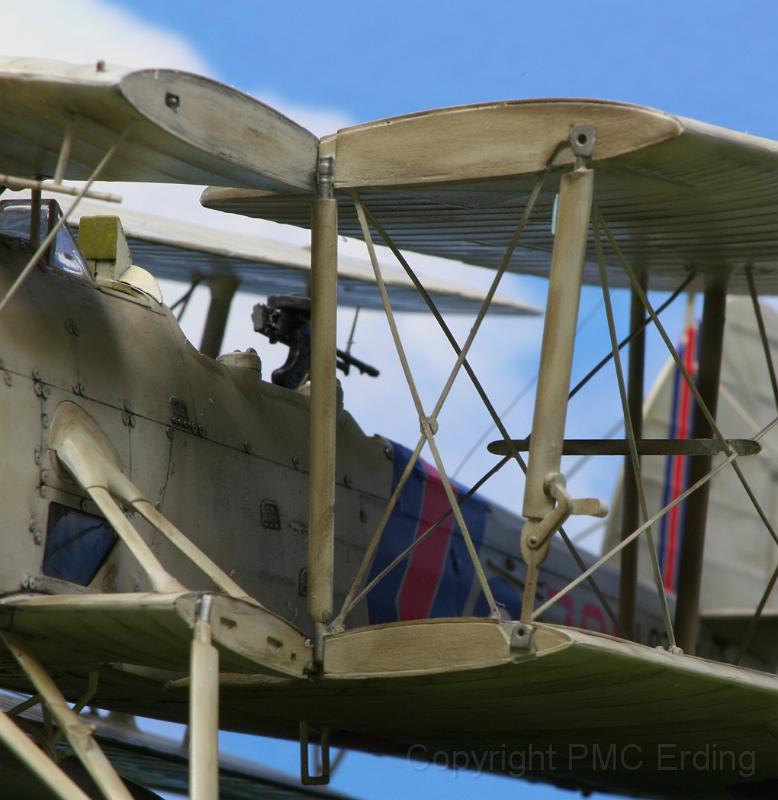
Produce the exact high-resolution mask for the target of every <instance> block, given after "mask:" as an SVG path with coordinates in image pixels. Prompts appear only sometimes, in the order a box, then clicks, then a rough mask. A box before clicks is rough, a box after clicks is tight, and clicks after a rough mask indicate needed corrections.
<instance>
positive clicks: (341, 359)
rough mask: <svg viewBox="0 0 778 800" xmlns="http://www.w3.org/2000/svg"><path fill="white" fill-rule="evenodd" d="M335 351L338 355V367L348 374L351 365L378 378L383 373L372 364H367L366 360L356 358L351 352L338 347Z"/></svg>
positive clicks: (362, 372)
mask: <svg viewBox="0 0 778 800" xmlns="http://www.w3.org/2000/svg"><path fill="white" fill-rule="evenodd" d="M335 352H336V354H337V356H338V369H339V370H341V371H342V372H344V373H345V374H346V375H348V373H349V369H350V368H351V367H356V368H357V369H358V370H359V371H360V373H361V374H363V375H369V376H370V377H371V378H377V377H378V376H379V375H380V374H381V373H380V372H379V371H378V370H377V369H376V368H375V367H371V366H370V364H366V363H365V362H364V361H360V360H359V359H358V358H354V356H352V355H351V353H348V352H346V351H345V350H341V349H340V348H338V349H337V350H336V351H335Z"/></svg>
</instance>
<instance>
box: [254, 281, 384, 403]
mask: <svg viewBox="0 0 778 800" xmlns="http://www.w3.org/2000/svg"><path fill="white" fill-rule="evenodd" d="M251 319H252V322H253V323H254V330H255V331H257V333H261V334H262V335H263V336H267V338H268V340H269V341H270V343H271V344H275V343H276V342H281V343H282V344H285V345H287V347H288V348H289V355H288V356H287V358H286V362H285V363H284V364H283V366H281V367H279V368H278V369H275V370H273V374H272V380H273V383H275V384H276V385H278V386H284V387H286V388H287V389H297V388H299V387H300V386H302V385H303V384H304V383H305V381H306V380H307V379H308V372H309V369H310V362H311V300H310V298H309V297H305V296H303V295H298V294H281V295H271V296H270V297H268V299H267V303H257V305H255V306H254V310H253V311H252V313H251ZM350 346H351V342H349V349H347V350H340V349H338V350H336V355H337V366H338V369H339V370H341V372H343V374H344V375H348V374H349V372H350V370H351V367H355V368H356V369H358V370H359V372H360V373H361V374H363V375H369V376H370V377H371V378H376V377H378V375H379V372H378V370H377V369H376V368H375V367H372V366H370V364H366V363H365V362H364V361H360V360H359V359H358V358H355V357H354V356H352V355H351V353H350V352H349V350H350Z"/></svg>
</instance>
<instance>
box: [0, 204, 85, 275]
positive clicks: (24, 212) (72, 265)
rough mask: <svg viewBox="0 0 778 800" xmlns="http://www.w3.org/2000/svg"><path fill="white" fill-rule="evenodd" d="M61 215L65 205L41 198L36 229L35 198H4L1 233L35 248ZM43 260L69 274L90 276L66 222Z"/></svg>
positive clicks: (1, 208) (0, 214) (5, 236)
mask: <svg viewBox="0 0 778 800" xmlns="http://www.w3.org/2000/svg"><path fill="white" fill-rule="evenodd" d="M61 218H62V209H61V208H60V205H59V203H58V202H57V201H56V200H42V201H41V203H40V212H39V218H38V224H37V230H36V225H35V224H34V223H35V221H34V219H33V215H32V201H30V200H3V201H1V202H0V237H2V238H4V239H11V240H13V241H15V242H17V243H18V244H19V245H21V246H22V247H29V248H30V249H31V250H34V249H36V248H37V247H38V246H39V245H40V243H41V242H42V241H43V240H44V239H45V237H46V236H47V235H48V233H49V232H50V231H51V230H53V228H54V226H55V225H56V224H57V222H59V220H60V219H61ZM33 236H34V237H35V242H34V243H33V241H32V240H33ZM44 263H45V264H46V265H47V266H49V267H51V268H52V269H56V270H58V271H59V272H62V273H64V274H66V275H72V276H74V277H78V278H83V279H85V280H89V279H90V273H89V269H88V267H87V264H86V260H85V259H84V256H83V255H82V254H81V251H80V250H79V248H78V244H77V243H76V240H75V239H74V238H73V234H72V233H71V232H70V230H69V229H68V227H67V225H63V226H62V227H61V228H60V229H59V231H58V232H57V235H56V237H55V239H54V241H53V242H52V244H51V245H50V247H49V249H48V252H47V253H46V256H45V258H44Z"/></svg>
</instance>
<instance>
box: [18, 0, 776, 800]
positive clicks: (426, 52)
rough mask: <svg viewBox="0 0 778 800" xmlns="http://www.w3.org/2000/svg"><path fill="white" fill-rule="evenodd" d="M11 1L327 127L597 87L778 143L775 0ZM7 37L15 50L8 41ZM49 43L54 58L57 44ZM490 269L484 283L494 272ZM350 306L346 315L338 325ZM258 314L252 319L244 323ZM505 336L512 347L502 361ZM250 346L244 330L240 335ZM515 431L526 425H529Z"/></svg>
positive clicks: (377, 426) (359, 766)
mask: <svg viewBox="0 0 778 800" xmlns="http://www.w3.org/2000/svg"><path fill="white" fill-rule="evenodd" d="M39 6H40V7H41V9H44V11H45V8H48V14H49V16H48V17H47V16H46V13H40V14H39V16H38V17H37V19H33V17H32V16H29V17H26V16H25V15H27V14H30V15H32V14H35V13H38V12H37V11H36V9H37V8H38V7H39ZM117 12H124V13H123V14H119V13H117ZM14 14H16V15H17V17H18V19H19V20H20V22H19V24H20V25H21V26H23V27H24V30H25V31H27V32H28V33H30V35H31V36H33V35H36V36H40V29H41V28H45V27H46V25H47V24H49V22H51V19H50V17H51V14H53V15H54V22H55V23H56V24H57V26H62V27H64V28H65V33H66V35H63V36H60V35H59V34H60V31H59V30H58V31H57V32H56V33H57V37H56V42H57V47H58V48H64V49H65V50H67V53H66V54H65V55H62V56H60V57H63V58H67V59H68V60H73V61H79V60H90V59H92V58H94V57H95V52H97V49H98V48H102V49H100V52H99V56H98V57H104V58H107V59H109V60H115V61H119V62H122V61H124V62H127V61H130V60H132V61H133V63H136V64H139V65H140V64H144V65H145V66H167V65H169V64H176V65H178V64H183V65H186V66H189V67H190V68H195V67H196V68H198V69H200V70H202V71H206V72H208V73H209V74H211V75H212V76H213V77H216V78H218V79H220V80H223V81H226V82H228V83H231V84H233V85H235V86H238V87H239V88H241V89H243V90H245V91H248V92H251V93H253V94H255V95H257V96H259V97H265V98H268V99H269V100H270V102H274V103H278V104H279V105H281V106H282V107H283V108H284V110H287V111H288V112H289V111H290V110H293V109H296V110H299V111H300V113H301V114H303V116H304V117H305V119H308V118H311V119H317V120H318V121H319V122H325V121H326V120H328V119H332V120H345V121H346V122H348V121H353V122H356V121H365V120H368V119H373V118H378V117H385V116H392V115H395V114H401V113H405V112H410V111H416V110H421V109H425V108H431V107H438V106H446V105H454V104H461V103H471V102H481V101H486V100H493V99H502V98H518V97H542V96H567V97H578V96H589V97H603V98H611V99H616V100H626V101H633V102H637V103H643V104H646V105H652V106H656V107H659V108H662V109H664V110H667V111H672V112H675V113H678V114H682V115H686V116H691V117H696V118H699V119H702V120H705V121H709V122H714V123H717V124H720V125H725V126H728V127H731V128H735V129H738V130H747V131H749V132H751V133H755V134H760V135H764V136H768V137H772V138H778V113H776V105H775V98H776V97H778V69H776V47H775V34H776V31H778V3H775V2H770V1H769V0H766V1H765V2H756V1H755V0H740V1H739V2H737V3H734V2H726V3H725V2H720V1H718V0H707V1H706V2H700V1H699V0H692V1H691V2H678V0H676V1H675V2H667V0H653V1H652V2H650V3H631V2H626V1H625V0H622V1H618V0H585V1H584V0H578V1H577V2H571V1H570V0H556V2H527V1H525V2H519V1H518V0H516V1H515V2H505V1H504V0H491V2H483V0H481V1H480V2H472V1H466V0H447V1H446V2H432V1H431V0H413V1H412V2H409V1H408V0H393V2H391V3H376V2H373V3H370V2H365V0H362V1H361V2H355V0H340V2H334V3H329V4H326V5H325V4H323V3H315V2H302V1H301V0H284V2H273V3H271V2H265V1H264V0H262V1H259V0H256V1H254V2H252V1H251V0H221V2H218V3H217V2H213V1H212V0H208V2H201V1H199V0H197V1H195V0H164V2H160V0H124V1H120V0H114V2H110V3H109V2H103V1H102V0H71V2H70V3H68V12H67V15H68V16H67V18H66V17H65V16H63V13H62V5H60V4H59V3H56V2H44V0H34V1H33V2H29V3H26V4H25V6H24V8H19V9H15V10H14ZM25 19H27V22H26V23H25V22H24V20H25ZM25 26H26V27H25ZM20 30H21V29H20ZM31 41H33V43H34V40H33V39H31ZM52 41H54V39H52ZM9 42H12V38H11V37H10V36H9V37H8V38H7V39H6V43H7V44H8V43H9ZM13 46H15V45H13ZM11 47H12V45H8V46H7V47H6V51H7V52H8V51H9V48H11ZM68 47H69V48H70V49H69V50H68ZM17 49H18V48H17ZM33 54H35V53H33ZM37 54H38V55H43V54H44V53H43V52H40V53H37ZM45 54H47V55H49V56H51V52H48V53H45ZM319 132H327V131H326V130H324V131H319ZM517 146H518V145H517ZM474 280H475V281H476V282H477V280H478V279H474ZM480 280H481V282H483V278H481V279H480ZM506 291H508V292H510V293H514V294H516V295H517V296H520V297H521V298H522V299H525V300H528V301H531V302H536V303H542V301H543V298H544V292H545V287H544V284H543V283H542V282H539V281H532V280H527V279H516V278H514V279H510V280H508V281H507V284H506ZM597 302H598V294H597V290H594V289H586V290H585V291H584V294H583V298H582V303H581V308H582V312H585V311H587V310H588V309H590V308H592V307H593V306H594V305H596V303H597ZM682 305H683V304H682V303H679V304H678V308H676V309H675V311H674V312H672V313H670V314H669V316H668V319H669V324H670V327H671V330H673V332H674V334H675V335H676V336H677V334H678V331H679V330H680V326H681V320H682V314H683V309H682ZM616 307H617V311H618V312H619V322H620V325H621V328H622V330H623V329H624V328H625V325H626V319H625V310H626V302H625V298H624V297H620V296H617V297H616ZM241 313H243V312H241ZM347 319H348V317H347V316H344V317H343V319H342V322H343V321H346V320H347ZM245 322H246V321H245V320H243V319H241V322H240V325H241V326H242V327H241V328H240V330H241V331H243V333H245V327H246V324H245ZM231 324H232V321H231ZM505 324H506V325H507V327H499V326H497V327H495V326H494V325H492V326H491V327H490V326H489V325H488V324H487V326H486V329H485V334H486V339H485V341H484V342H483V344H482V346H481V348H480V350H477V352H478V353H480V355H481V356H483V357H484V358H487V359H489V358H491V367H490V369H489V370H487V377H488V378H490V379H491V380H492V383H491V384H489V385H488V388H490V390H493V391H494V399H495V402H496V404H497V406H498V407H501V406H502V405H504V404H505V403H506V402H507V401H508V400H509V399H510V398H511V397H512V396H513V395H514V393H515V391H516V390H517V389H518V388H519V386H521V385H522V384H524V383H525V382H526V380H527V379H528V378H529V377H531V375H532V374H533V370H534V368H535V366H534V361H533V358H535V356H536V350H537V347H536V343H537V341H538V337H539V334H540V330H541V328H540V325H539V323H537V322H512V323H505ZM235 325H236V326H237V325H238V323H237V322H236V323H235ZM360 325H361V326H363V327H362V328H361V331H360V332H359V333H358V344H360V345H361V344H363V343H364V342H366V341H371V337H373V336H376V337H378V336H379V334H378V332H377V330H378V325H379V321H378V320H377V319H376V320H372V321H371V320H370V319H367V320H366V321H365V322H364V323H360ZM420 325H421V323H420V322H418V321H415V320H411V321H404V323H403V329H404V331H405V332H406V333H407V334H408V335H409V337H413V336H414V335H416V334H419V332H420V331H422V330H424V329H422V328H421V327H420ZM466 329H467V326H466V324H465V323H460V324H459V326H458V327H457V328H456V330H457V331H458V332H459V333H460V334H462V333H463V332H465V331H466ZM231 330H238V328H237V327H234V328H231ZM228 335H229V331H228ZM233 335H234V336H237V334H233ZM424 335H426V333H425V334H424ZM496 338H499V341H500V343H501V347H504V350H503V352H502V354H498V355H497V356H495V355H494V350H495V346H494V341H495V339H496ZM376 341H377V340H376ZM246 344H247V343H246V341H245V336H243V339H242V341H241V343H240V346H243V347H245V346H246ZM252 344H253V342H252ZM236 346H237V341H236ZM376 347H378V346H377V345H376ZM379 349H380V348H379ZM607 349H608V343H607V335H606V329H605V326H604V322H603V320H602V315H601V314H600V316H599V317H598V319H597V321H596V322H595V323H594V324H592V325H591V327H590V329H588V331H587V335H586V336H585V337H583V338H582V339H581V341H580V342H579V343H578V348H577V351H576V361H575V367H574V370H573V372H574V378H575V377H580V376H581V375H582V374H583V373H584V372H585V371H586V369H587V367H588V365H589V364H591V363H592V362H593V361H595V360H596V359H597V358H598V357H599V355H600V354H601V353H602V352H604V351H606V350H607ZM381 352H386V350H385V349H383V350H381ZM430 352H431V351H430ZM357 353H358V354H360V355H362V356H363V357H365V358H366V360H368V361H371V358H370V357H368V356H369V352H365V350H362V351H361V352H360V348H359V347H358V348H357ZM533 354H534V355H533ZM424 358H425V357H424V356H422V361H421V364H422V366H426V367H428V368H429V372H430V374H431V375H432V377H433V378H434V380H431V381H430V385H429V386H427V387H425V390H426V391H428V392H434V389H435V387H436V385H437V384H439V383H440V381H441V378H442V377H443V376H444V373H442V372H440V370H439V367H438V366H437V364H435V363H434V361H435V358H434V357H433V356H430V354H429V353H428V354H427V356H426V359H427V360H426V361H425V360H424ZM662 360H663V354H662V352H661V349H660V348H659V346H658V345H657V343H656V342H655V341H652V343H651V344H650V349H649V365H648V372H649V375H652V374H656V371H657V370H658V368H659V365H660V364H661V362H662ZM475 363H477V361H475ZM381 367H382V369H385V373H386V374H385V378H384V380H385V383H383V384H382V387H384V386H386V385H388V384H391V383H392V381H397V382H399V375H398V373H397V372H396V371H395V372H392V371H391V370H392V368H391V367H390V366H388V365H384V364H381ZM436 370H437V371H436ZM506 374H507V375H508V376H510V380H507V379H506V377H505V376H506ZM355 381H358V379H352V378H349V379H348V382H346V397H347V401H346V402H347V404H348V405H349V407H351V408H352V409H353V410H354V413H355V415H356V417H357V419H358V420H359V421H360V423H362V424H363V426H364V427H365V428H366V430H368V432H372V431H373V430H381V431H382V432H385V433H388V434H390V435H391V436H392V437H393V438H397V439H398V440H400V441H403V440H404V441H408V440H410V439H413V438H415V436H416V435H418V424H417V422H416V421H415V419H414V418H413V416H412V415H410V414H409V415H407V416H406V417H403V418H402V419H400V418H399V417H398V418H397V419H396V420H395V419H390V420H389V421H388V422H387V417H386V415H385V413H384V412H383V411H381V412H380V413H379V412H376V411H375V407H376V404H375V402H374V400H375V394H371V393H376V392H382V391H383V388H381V389H378V388H371V387H369V386H367V385H366V384H365V383H364V382H363V383H358V382H355ZM436 381H437V383H436ZM613 387H614V384H613V382H612V375H610V374H609V375H607V376H605V377H603V378H602V379H598V381H597V382H595V383H593V385H592V387H591V389H588V390H587V394H586V395H582V397H581V398H580V401H579V407H581V408H582V409H584V410H589V409H592V408H598V409H600V414H599V416H597V418H596V419H595V420H594V421H592V414H591V412H590V411H589V413H586V411H584V413H580V412H578V411H577V410H576V407H571V420H570V428H569V431H570V433H571V435H576V432H578V433H579V435H597V434H599V433H602V432H604V431H605V430H606V429H607V428H608V427H609V426H610V424H611V423H612V421H613V420H614V419H615V418H616V416H617V413H618V405H617V403H616V401H615V391H614V388H613ZM466 392H467V388H466V387H465V388H462V389H460V388H457V390H455V392H454V397H453V402H454V409H455V416H456V414H460V415H461V414H465V413H467V411H466V409H467V408H469V406H467V405H466V403H468V402H471V400H466V399H465V394H466ZM530 411H531V395H530V397H529V398H528V399H527V401H526V402H525V403H523V404H521V406H520V408H519V410H518V412H517V414H516V420H517V422H516V426H518V427H520V428H524V427H526V426H527V419H528V414H529V412H530ZM522 415H523V416H522ZM444 419H445V418H444ZM511 419H513V418H511ZM521 420H523V421H521ZM592 425H594V428H595V429H592ZM471 427H476V426H475V425H472V426H471ZM387 428H388V429H387ZM581 431H587V434H582V433H581ZM478 433H480V428H479V430H478ZM516 433H517V435H524V434H525V433H526V431H525V430H520V431H516ZM473 438H474V434H473V431H472V430H471V431H469V432H468V433H467V435H463V434H462V433H460V435H458V436H457V435H455V436H453V437H452V438H451V439H450V440H449V441H448V442H447V446H448V448H449V449H448V452H449V453H450V455H451V458H452V462H453V463H456V461H457V460H458V456H461V454H462V453H464V452H466V451H467V449H468V448H469V446H470V444H471V443H472V441H473ZM490 463H491V462H490V461H488V460H487V459H486V457H485V456H479V458H476V459H474V461H473V463H472V464H470V465H468V468H467V469H466V470H464V471H463V477H464V478H465V479H466V480H474V479H475V478H476V477H477V476H478V474H479V473H480V472H481V471H483V469H484V468H485V467H487V466H489V464H490ZM613 478H614V472H613V470H612V469H611V471H610V472H607V471H606V473H602V472H600V473H599V474H598V475H596V476H594V477H590V478H588V479H587V480H588V484H587V486H592V487H595V488H597V489H598V490H601V491H602V494H603V496H605V497H607V496H608V494H609V492H610V485H611V483H612V481H613ZM511 480H513V479H512V478H505V479H504V480H503V481H502V482H501V483H500V482H498V483H496V485H495V486H496V488H493V489H492V490H491V492H492V494H491V496H493V497H494V498H495V499H498V500H500V501H501V502H504V503H506V504H508V503H509V502H511V501H512V502H513V503H514V504H515V502H516V500H517V498H518V497H520V490H519V486H518V485H517V484H515V482H514V483H511V482H510V481H511ZM514 507H515V506H514ZM517 724H521V721H520V720H517ZM224 746H225V748H227V749H229V750H231V751H233V752H236V753H239V754H241V755H247V756H250V757H252V758H257V759H259V760H261V761H264V762H265V763H268V764H271V765H272V766H275V767H278V768H285V769H288V770H290V771H292V772H294V771H295V770H296V746H294V745H292V744H288V743H279V742H265V741H257V740H249V739H247V738H246V737H237V736H232V735H225V737H224ZM334 786H335V787H336V788H339V789H341V790H343V791H347V792H350V793H352V794H354V795H356V796H359V797H363V798H366V800H379V798H395V797H398V796H404V797H424V798H437V797H442V796H445V797H447V798H449V800H457V799H458V798H470V797H474V796H479V797H481V796H484V797H489V798H494V799H495V800H497V799H498V798H503V797H505V798H508V797H511V798H515V797H517V796H518V797H522V798H527V799H528V800H529V799H530V798H533V799H534V798H564V797H572V796H573V795H571V794H570V793H567V792H561V791H557V790H554V789H551V788H547V787H542V786H537V785H530V784H525V783H516V782H513V781H508V780H505V779H500V778H493V777H485V776H480V777H478V776H473V775H468V774H454V773H450V772H442V771H441V770H439V769H434V768H429V769H427V770H426V771H424V772H419V771H418V770H417V769H415V768H413V767H411V766H409V765H408V764H404V763H402V762H398V761H397V760H394V759H388V758H376V757H370V756H360V755H357V754H352V755H350V756H349V757H348V758H347V759H346V760H345V762H344V763H343V766H342V767H341V770H340V771H339V773H338V774H337V776H336V778H335V782H334Z"/></svg>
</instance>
